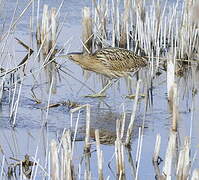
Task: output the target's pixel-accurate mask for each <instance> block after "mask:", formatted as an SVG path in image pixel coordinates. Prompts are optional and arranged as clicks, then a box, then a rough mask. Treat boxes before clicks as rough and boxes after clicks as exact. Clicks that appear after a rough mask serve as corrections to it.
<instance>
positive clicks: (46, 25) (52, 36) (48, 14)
mask: <svg viewBox="0 0 199 180" xmlns="http://www.w3.org/2000/svg"><path fill="white" fill-rule="evenodd" d="M57 14H58V12H57V10H56V8H51V11H49V10H48V5H46V4H45V5H44V7H43V15H42V20H41V25H39V24H38V27H37V43H38V44H39V45H41V44H43V47H42V52H43V54H44V56H45V57H46V56H47V55H48V54H49V52H50V51H51V50H52V49H53V52H52V55H54V54H55V53H56V51H55V46H56V40H57V34H58V32H57V30H58V24H57Z"/></svg>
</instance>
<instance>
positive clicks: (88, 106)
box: [70, 104, 91, 180]
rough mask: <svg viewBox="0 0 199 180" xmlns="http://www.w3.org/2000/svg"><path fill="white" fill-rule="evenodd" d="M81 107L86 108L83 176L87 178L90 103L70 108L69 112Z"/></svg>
mask: <svg viewBox="0 0 199 180" xmlns="http://www.w3.org/2000/svg"><path fill="white" fill-rule="evenodd" d="M82 108H86V135H85V145H84V155H85V156H84V157H85V174H84V178H85V179H86V180H87V179H88V180H89V179H91V168H90V112H91V106H90V104H85V105H82V106H79V107H77V108H74V109H71V110H70V112H71V113H74V112H76V111H79V110H80V109H82Z"/></svg>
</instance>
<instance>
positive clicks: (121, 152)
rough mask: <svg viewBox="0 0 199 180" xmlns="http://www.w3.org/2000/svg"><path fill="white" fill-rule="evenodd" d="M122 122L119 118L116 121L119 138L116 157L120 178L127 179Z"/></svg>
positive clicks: (116, 143)
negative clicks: (121, 130)
mask: <svg viewBox="0 0 199 180" xmlns="http://www.w3.org/2000/svg"><path fill="white" fill-rule="evenodd" d="M120 129H121V122H120V120H117V123H116V134H117V138H116V141H115V159H116V172H117V178H118V179H125V165H124V145H123V143H122V140H121V138H120V137H121V132H120Z"/></svg>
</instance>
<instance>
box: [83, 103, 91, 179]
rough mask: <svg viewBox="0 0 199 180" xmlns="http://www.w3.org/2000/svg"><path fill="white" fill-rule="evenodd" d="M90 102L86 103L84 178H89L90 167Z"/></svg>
mask: <svg viewBox="0 0 199 180" xmlns="http://www.w3.org/2000/svg"><path fill="white" fill-rule="evenodd" d="M90 111H91V107H90V104H87V105H86V136H85V145H84V153H85V167H86V170H85V178H86V179H91V167H90Z"/></svg>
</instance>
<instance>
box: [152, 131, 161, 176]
mask: <svg viewBox="0 0 199 180" xmlns="http://www.w3.org/2000/svg"><path fill="white" fill-rule="evenodd" d="M160 144H161V136H160V134H157V136H156V142H155V148H154V153H153V158H152V162H153V166H154V169H155V174H156V177H157V179H161V173H160V168H159V166H158V165H159V162H158V161H159V153H160Z"/></svg>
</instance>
